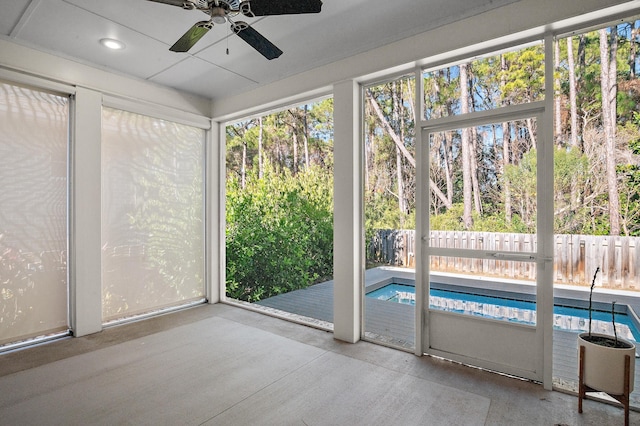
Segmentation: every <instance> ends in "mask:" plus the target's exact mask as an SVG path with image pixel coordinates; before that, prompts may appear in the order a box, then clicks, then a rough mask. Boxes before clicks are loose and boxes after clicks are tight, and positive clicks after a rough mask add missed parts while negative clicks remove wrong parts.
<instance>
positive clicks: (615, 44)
mask: <svg viewBox="0 0 640 426" xmlns="http://www.w3.org/2000/svg"><path fill="white" fill-rule="evenodd" d="M639 28H640V21H632V22H625V23H621V24H619V25H617V26H614V27H610V28H603V29H599V30H595V31H589V32H585V33H581V34H580V33H579V34H576V35H572V36H570V37H567V38H563V39H559V40H557V41H556V45H555V46H554V51H555V52H556V57H555V64H556V73H555V76H556V80H555V86H556V97H555V102H554V106H555V111H554V113H555V117H556V123H555V128H554V142H555V147H556V149H555V150H554V151H553V152H554V181H555V184H554V201H555V203H554V211H555V216H554V218H555V220H554V233H555V235H554V242H555V246H554V252H555V255H554V256H555V257H554V276H553V280H554V298H555V300H556V303H558V302H559V301H561V303H563V304H564V305H566V306H569V307H573V306H582V307H585V306H588V303H589V302H588V299H589V288H590V287H591V285H592V283H593V305H592V306H593V318H592V324H591V328H592V331H593V332H598V333H603V334H608V335H610V336H613V335H614V326H613V322H614V321H613V320H614V318H613V317H612V315H611V310H612V302H614V301H615V302H616V304H615V330H616V333H617V334H618V336H619V337H621V338H624V339H627V340H630V341H631V342H632V343H636V346H637V344H638V342H640V331H639V330H640V323H639V322H638V320H637V318H638V313H640V274H639V270H640V269H639V267H638V266H639V265H638V262H639V261H640V244H639V243H640V238H638V237H640V202H639V201H640V186H639V183H640V155H639V154H640V150H639V148H640V144H639V142H638V141H640V121H639V116H638V105H640V104H639V99H640V92H639V90H638V87H640V85H639V83H640V79H639V78H638V71H640V61H639V59H638V55H637V52H636V47H637V42H638V30H639ZM612 58H615V60H613V61H612V60H611V59H612ZM603 64H604V65H605V66H604V68H603ZM603 71H604V72H603ZM596 271H598V273H597V276H596V278H595V280H594V275H595V273H596ZM571 325H572V327H570V328H569V327H567V328H566V329H563V330H562V331H560V330H558V329H557V328H556V329H555V330H554V335H553V338H554V344H553V354H554V355H553V356H554V365H553V381H554V386H558V387H561V388H563V389H567V390H571V391H577V384H578V375H577V372H578V357H577V355H576V354H577V346H578V344H577V335H578V334H579V333H582V332H586V331H588V329H589V320H588V319H585V318H583V319H582V320H580V321H575V322H573V323H572V324H571ZM632 362H634V360H633V359H632ZM635 363H636V366H635V371H636V378H635V383H636V387H635V390H634V392H633V393H632V394H631V397H630V400H631V405H632V406H635V407H638V406H640V389H638V386H637V384H638V383H639V382H640V359H639V358H636V359H635Z"/></svg>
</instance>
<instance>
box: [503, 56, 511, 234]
mask: <svg viewBox="0 0 640 426" xmlns="http://www.w3.org/2000/svg"><path fill="white" fill-rule="evenodd" d="M500 68H501V71H502V77H500V89H501V92H503V93H504V91H505V90H504V87H505V86H506V84H507V76H506V71H507V69H508V67H507V59H506V58H505V56H504V55H500ZM502 105H503V106H507V105H509V101H508V100H507V99H504V100H503V101H502ZM510 157H511V132H510V128H509V123H507V122H504V123H502V176H503V177H504V174H505V172H506V170H507V166H508V165H509V163H510ZM503 182H504V190H503V192H504V220H505V222H506V223H508V224H510V223H511V216H512V214H511V210H512V207H511V184H510V183H509V181H507V179H503Z"/></svg>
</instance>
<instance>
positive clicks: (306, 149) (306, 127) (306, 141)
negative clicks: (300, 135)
mask: <svg viewBox="0 0 640 426" xmlns="http://www.w3.org/2000/svg"><path fill="white" fill-rule="evenodd" d="M304 165H305V168H306V169H307V170H308V169H309V166H310V163H309V105H305V106H304Z"/></svg>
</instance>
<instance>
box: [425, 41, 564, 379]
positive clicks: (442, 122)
mask: <svg viewBox="0 0 640 426" xmlns="http://www.w3.org/2000/svg"><path fill="white" fill-rule="evenodd" d="M547 45H552V43H547ZM545 50H547V49H545ZM546 62H547V63H549V62H552V61H546ZM416 86H420V85H416ZM547 93H553V92H547ZM550 98H552V97H550ZM418 99H422V97H419V98H418ZM548 102H549V100H548V99H547V100H545V101H540V102H533V103H528V104H522V105H515V106H507V107H504V108H499V109H495V110H490V111H479V112H472V113H469V114H465V115H458V116H451V117H444V118H439V119H433V120H429V121H422V122H421V132H420V134H419V136H418V141H417V146H416V157H417V158H418V159H419V161H418V166H417V181H418V188H419V189H418V191H417V194H416V196H417V203H416V204H417V206H418V208H417V213H416V214H417V218H416V232H417V233H418V235H420V239H419V240H418V241H419V244H417V247H416V249H417V250H416V251H417V253H416V258H417V259H420V261H419V262H416V284H417V285H416V354H417V355H423V354H428V355H435V356H440V357H444V358H448V359H452V360H455V361H458V362H462V363H465V364H470V365H475V366H478V367H481V368H487V369H491V370H495V371H500V372H503V373H506V374H512V375H517V376H520V377H525V378H528V379H532V380H536V381H540V382H543V383H544V385H545V388H549V389H550V388H551V374H550V372H551V358H552V352H551V350H552V348H551V344H545V343H546V342H551V341H552V332H553V329H552V319H553V318H552V314H553V287H552V272H553V263H552V259H553V257H552V256H553V253H552V248H553V245H552V241H551V240H552V236H553V173H543V172H538V173H537V178H536V184H537V205H538V211H537V226H536V228H537V229H536V233H537V241H538V244H537V251H536V252H531V253H528V252H527V253H525V252H487V251H481V250H468V249H442V248H433V247H429V244H428V241H429V238H428V235H429V215H428V212H429V205H430V201H431V191H430V189H429V185H428V182H429V149H428V145H427V144H428V141H429V135H430V134H431V133H434V132H439V131H443V130H455V129H461V128H467V127H473V126H477V125H482V124H491V123H500V122H504V121H512V120H517V119H523V118H535V119H536V120H537V123H538V133H537V137H538V138H537V141H538V143H537V166H538V170H539V171H547V170H553V150H552V149H550V148H551V144H552V139H550V138H548V137H547V133H548V132H547V131H546V129H547V128H550V127H551V126H550V125H549V116H550V114H549V113H546V111H550V109H549V108H548V105H547V103H548ZM551 111H552V109H551ZM545 206H548V207H547V208H545ZM432 255H442V256H452V255H455V256H456V257H468V258H479V259H495V257H497V256H498V257H500V259H502V260H515V261H528V262H532V263H535V264H536V284H537V286H536V311H537V321H536V325H535V326H528V325H522V324H513V323H509V322H505V321H495V320H490V319H482V318H477V317H471V316H466V315H460V314H452V313H447V312H441V311H433V310H430V309H429V308H428V306H429V298H428V294H429V289H430V284H429V276H430V274H429V273H430V271H429V258H430V256H432ZM487 334H490V335H491V336H492V339H489V340H488V339H486V335H487ZM550 338H551V339H550ZM549 339H550V340H549Z"/></svg>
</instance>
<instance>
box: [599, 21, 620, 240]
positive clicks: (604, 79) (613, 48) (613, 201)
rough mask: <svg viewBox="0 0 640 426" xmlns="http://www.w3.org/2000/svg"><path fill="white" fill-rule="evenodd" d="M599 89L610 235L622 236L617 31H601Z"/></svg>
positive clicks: (612, 29)
mask: <svg viewBox="0 0 640 426" xmlns="http://www.w3.org/2000/svg"><path fill="white" fill-rule="evenodd" d="M599 33H600V80H601V81H600V87H601V92H602V126H603V128H604V136H605V161H606V176H607V188H608V193H609V226H610V230H609V233H610V235H620V199H619V195H618V179H617V175H616V133H615V130H616V92H617V87H616V79H617V75H616V74H617V66H616V52H617V38H616V37H617V31H616V27H613V28H611V35H610V37H609V36H608V35H607V30H606V29H601V30H600V32H599Z"/></svg>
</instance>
